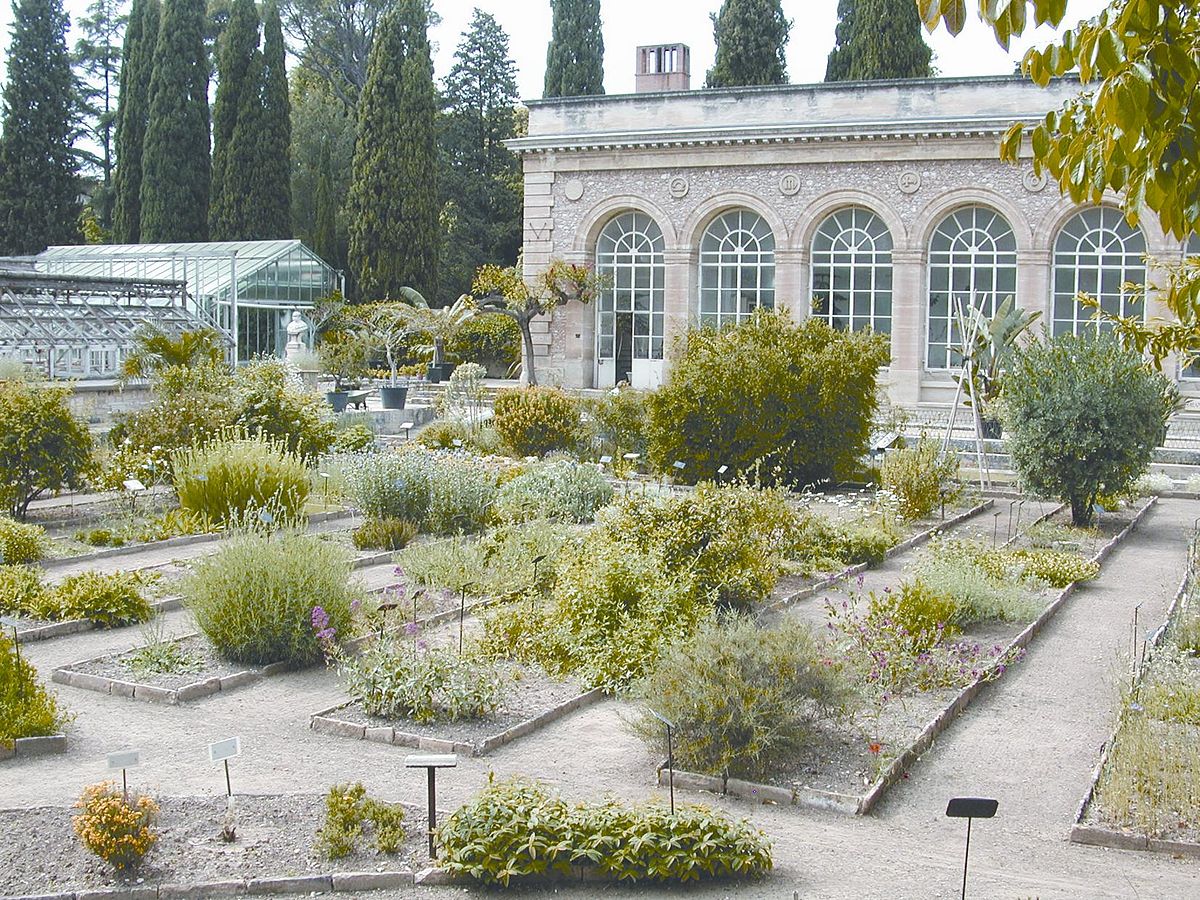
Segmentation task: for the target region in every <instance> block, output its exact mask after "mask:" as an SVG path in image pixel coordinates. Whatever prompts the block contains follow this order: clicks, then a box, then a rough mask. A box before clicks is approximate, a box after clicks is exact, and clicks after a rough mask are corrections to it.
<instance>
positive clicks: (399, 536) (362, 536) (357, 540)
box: [350, 518, 417, 550]
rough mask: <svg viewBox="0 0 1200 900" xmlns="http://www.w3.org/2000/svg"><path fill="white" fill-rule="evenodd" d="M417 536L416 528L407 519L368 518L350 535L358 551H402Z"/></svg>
mask: <svg viewBox="0 0 1200 900" xmlns="http://www.w3.org/2000/svg"><path fill="white" fill-rule="evenodd" d="M416 535H417V526H416V525H414V524H413V523H412V522H409V521H408V520H407V519H390V518H389V519H376V518H369V519H367V520H366V521H365V522H363V523H362V524H361V525H359V526H358V527H357V528H355V529H354V531H352V532H351V533H350V539H351V540H352V541H354V546H355V547H357V548H358V549H359V550H403V549H404V548H405V547H407V546H408V542H409V541H411V540H412V539H413V538H414V537H416Z"/></svg>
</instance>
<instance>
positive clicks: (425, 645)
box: [417, 641, 429, 650]
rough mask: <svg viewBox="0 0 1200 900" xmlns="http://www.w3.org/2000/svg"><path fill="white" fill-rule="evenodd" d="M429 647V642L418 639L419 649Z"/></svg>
mask: <svg viewBox="0 0 1200 900" xmlns="http://www.w3.org/2000/svg"><path fill="white" fill-rule="evenodd" d="M428 647H429V644H427V643H426V642H425V641H417V649H418V650H425V649H427V648H428Z"/></svg>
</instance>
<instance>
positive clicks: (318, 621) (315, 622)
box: [312, 606, 329, 631]
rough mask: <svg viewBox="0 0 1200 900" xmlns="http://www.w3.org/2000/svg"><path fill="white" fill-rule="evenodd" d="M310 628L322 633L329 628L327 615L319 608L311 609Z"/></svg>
mask: <svg viewBox="0 0 1200 900" xmlns="http://www.w3.org/2000/svg"><path fill="white" fill-rule="evenodd" d="M312 627H313V630H314V631H323V630H324V629H326V628H328V627H329V613H327V612H325V610H324V609H322V608H321V607H319V606H314V607H313V611H312Z"/></svg>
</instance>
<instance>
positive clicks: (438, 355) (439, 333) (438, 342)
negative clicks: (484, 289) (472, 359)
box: [399, 287, 476, 366]
mask: <svg viewBox="0 0 1200 900" xmlns="http://www.w3.org/2000/svg"><path fill="white" fill-rule="evenodd" d="M400 296H401V298H402V299H403V300H404V302H405V303H406V304H408V305H407V306H400V307H399V309H400V310H401V313H402V314H403V315H404V316H406V317H407V319H408V322H409V325H410V326H411V331H413V332H419V333H421V334H425V335H428V336H429V343H428V344H425V345H423V346H420V347H418V348H417V351H418V352H420V353H423V354H427V355H428V356H429V357H430V362H432V363H433V365H435V366H440V365H442V363H444V362H445V361H446V343H447V342H448V341H451V340H453V339H454V337H455V335H457V334H458V332H459V331H460V330H462V327H463V326H464V325H465V324H467V321H468V320H469V319H470V318H471V317H473V316H474V315H475V312H476V309H475V302H474V300H472V299H471V296H470V294H462V295H461V296H460V297H459V298H458V299H457V300H455V301H454V302H453V303H451V304H450V305H449V306H436V307H435V306H430V305H429V303H428V301H426V299H425V298H424V297H423V296H421V293H420V292H419V291H417V290H414V289H413V288H410V287H402V288H400Z"/></svg>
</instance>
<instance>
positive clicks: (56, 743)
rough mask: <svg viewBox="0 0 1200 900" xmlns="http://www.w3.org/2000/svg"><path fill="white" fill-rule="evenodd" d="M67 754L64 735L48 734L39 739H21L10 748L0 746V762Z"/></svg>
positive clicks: (15, 741)
mask: <svg viewBox="0 0 1200 900" xmlns="http://www.w3.org/2000/svg"><path fill="white" fill-rule="evenodd" d="M66 752H67V736H66V735H65V734H48V735H44V736H41V737H23V738H17V739H16V740H14V741H13V745H12V746H11V747H5V746H4V745H3V744H0V760H6V759H14V758H18V757H21V758H28V757H31V756H50V755H51V754H54V753H66Z"/></svg>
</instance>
